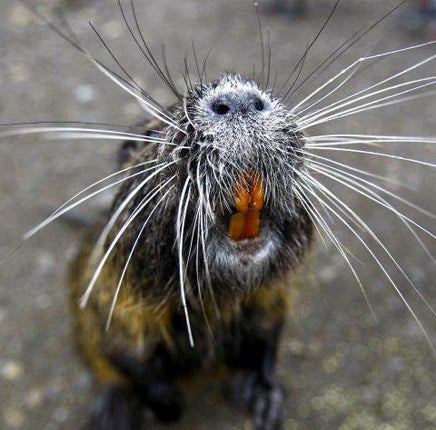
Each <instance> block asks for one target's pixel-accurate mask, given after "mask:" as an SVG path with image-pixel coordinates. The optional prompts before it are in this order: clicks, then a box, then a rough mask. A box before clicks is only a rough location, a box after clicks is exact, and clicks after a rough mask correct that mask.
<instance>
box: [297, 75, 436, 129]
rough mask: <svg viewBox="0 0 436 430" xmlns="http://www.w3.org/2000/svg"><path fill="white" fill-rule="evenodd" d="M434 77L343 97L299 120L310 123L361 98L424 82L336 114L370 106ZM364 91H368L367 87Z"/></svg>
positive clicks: (430, 82) (404, 92) (414, 89)
mask: <svg viewBox="0 0 436 430" xmlns="http://www.w3.org/2000/svg"><path fill="white" fill-rule="evenodd" d="M435 79H436V77H435V76H429V77H425V78H420V79H414V80H410V81H407V82H402V83H400V84H396V85H391V86H389V87H385V88H382V89H379V90H377V91H373V92H370V93H369V94H365V95H362V96H360V97H354V98H351V100H349V97H347V98H346V99H344V100H348V101H346V102H344V100H341V101H340V102H336V103H333V104H332V105H330V106H327V107H326V108H323V109H320V110H317V111H315V112H311V113H309V114H308V115H305V116H302V117H301V116H300V117H299V122H300V123H302V124H311V123H313V122H315V120H317V119H318V118H323V117H325V116H326V115H327V114H329V113H331V112H337V111H340V109H342V108H344V107H346V106H350V105H353V104H356V103H358V102H360V101H362V100H366V99H370V98H372V97H374V96H377V95H379V94H383V93H387V92H389V91H393V90H397V89H398V88H403V87H408V86H411V85H414V84H419V83H421V82H426V84H422V85H418V86H416V87H414V88H411V89H408V90H405V91H400V92H397V93H395V94H391V95H389V96H387V97H382V98H379V99H377V100H373V101H371V102H369V103H365V104H362V105H359V106H355V107H354V108H352V109H350V110H345V111H342V112H339V113H338V114H337V115H340V114H341V113H346V112H349V111H352V110H353V109H355V110H357V109H361V108H363V107H366V106H371V105H372V104H376V103H378V102H381V101H384V100H389V99H392V98H394V97H398V96H399V95H403V94H408V93H410V92H413V91H416V90H418V89H421V88H425V87H427V86H430V85H433V84H434V83H435ZM366 91H368V89H367V90H366ZM332 116H333V117H334V115H332ZM327 118H329V117H327Z"/></svg>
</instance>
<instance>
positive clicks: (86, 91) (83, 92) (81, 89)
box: [74, 84, 96, 104]
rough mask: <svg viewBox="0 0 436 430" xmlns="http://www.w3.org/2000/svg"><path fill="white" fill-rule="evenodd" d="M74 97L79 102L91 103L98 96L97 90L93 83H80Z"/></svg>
mask: <svg viewBox="0 0 436 430" xmlns="http://www.w3.org/2000/svg"><path fill="white" fill-rule="evenodd" d="M74 97H75V99H76V100H77V101H78V102H79V103H83V104H86V103H91V102H92V101H94V100H95V98H96V91H95V88H94V87H93V86H92V85H86V84H83V85H79V86H77V87H76V89H75V91H74Z"/></svg>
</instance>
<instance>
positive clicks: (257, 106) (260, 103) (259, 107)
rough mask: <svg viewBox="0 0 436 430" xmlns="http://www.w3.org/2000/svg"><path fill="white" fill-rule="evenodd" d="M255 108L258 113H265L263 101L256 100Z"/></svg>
mask: <svg viewBox="0 0 436 430" xmlns="http://www.w3.org/2000/svg"><path fill="white" fill-rule="evenodd" d="M254 108H255V109H256V110H257V111H259V112H261V111H263V110H264V109H265V105H264V103H263V101H262V100H261V99H259V98H258V99H256V101H255V102H254Z"/></svg>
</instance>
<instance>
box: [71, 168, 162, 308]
mask: <svg viewBox="0 0 436 430" xmlns="http://www.w3.org/2000/svg"><path fill="white" fill-rule="evenodd" d="M165 167H166V166H165ZM154 174H156V172H154V173H153V174H152V175H154ZM152 175H150V176H148V177H147V180H150V179H151V176H152ZM140 185H142V187H143V186H144V185H145V183H144V181H143V182H142V183H141V184H140ZM142 187H141V188H142ZM138 191H139V189H138ZM159 192H160V188H158V189H157V190H156V191H153V192H151V193H149V194H147V196H146V197H144V199H143V200H142V202H141V203H140V204H139V206H138V207H137V208H136V209H135V211H134V212H133V213H132V214H131V215H130V216H129V218H128V219H127V221H126V222H125V223H124V224H123V225H122V227H121V228H120V230H119V231H118V233H117V234H116V236H115V238H114V239H113V241H112V242H111V244H110V245H109V247H108V249H107V250H106V252H105V254H104V256H103V257H102V258H101V260H100V262H99V264H98V266H97V268H96V270H95V271H94V274H93V276H92V278H91V281H90V282H89V284H88V287H87V288H86V290H85V292H84V294H83V295H82V297H81V298H80V307H81V308H82V309H83V308H84V307H85V306H86V304H87V303H88V300H89V296H90V295H91V293H92V290H93V288H94V285H95V283H96V282H97V279H98V277H99V276H100V273H101V271H102V270H103V267H104V265H105V264H106V262H107V260H108V258H109V256H110V255H111V253H112V251H113V249H114V248H115V246H116V244H117V243H118V241H119V240H120V238H121V236H122V235H123V234H124V232H125V231H126V230H127V228H128V227H129V226H130V225H131V224H132V222H133V221H134V220H135V219H136V217H137V216H138V215H139V214H141V213H142V211H143V210H144V209H145V207H146V206H147V205H148V204H149V203H150V201H151V200H153V198H154V197H155V196H156V195H157V194H158V193H159ZM150 194H151V195H150ZM91 259H92V256H91Z"/></svg>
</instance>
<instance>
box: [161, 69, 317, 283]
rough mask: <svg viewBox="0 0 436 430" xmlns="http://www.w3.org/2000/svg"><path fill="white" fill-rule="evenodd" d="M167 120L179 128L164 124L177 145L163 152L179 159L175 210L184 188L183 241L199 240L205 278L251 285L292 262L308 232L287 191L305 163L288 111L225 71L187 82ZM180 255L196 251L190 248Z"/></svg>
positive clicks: (301, 140)
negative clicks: (173, 120) (216, 76)
mask: <svg viewBox="0 0 436 430" xmlns="http://www.w3.org/2000/svg"><path fill="white" fill-rule="evenodd" d="M174 117H175V118H176V119H177V125H178V127H179V128H180V129H181V130H183V132H182V131H175V130H174V129H173V128H170V131H169V134H170V135H169V136H168V139H169V140H170V141H172V142H174V143H176V144H177V145H178V146H179V147H183V148H184V149H181V150H171V152H170V154H171V157H173V158H175V159H176V160H178V161H179V162H178V163H177V166H178V167H177V170H178V177H179V179H180V180H179V190H178V193H179V199H178V200H179V202H180V205H181V206H180V208H181V209H182V210H181V211H179V215H180V216H182V215H183V213H184V211H185V209H184V207H185V206H184V204H185V201H184V199H186V198H188V196H187V192H186V190H187V189H189V202H188V203H187V204H186V211H185V213H186V214H187V215H186V220H187V221H186V222H185V225H186V226H187V227H186V232H187V233H186V234H185V238H187V237H188V236H191V237H192V236H196V237H197V238H198V237H199V239H198V240H197V239H193V240H191V244H192V243H194V245H193V246H194V248H196V251H197V253H202V254H203V255H200V256H198V257H197V258H200V261H203V260H205V261H207V265H208V268H207V269H206V270H207V271H208V276H210V278H212V280H213V282H214V283H215V284H216V283H220V284H221V285H223V286H230V287H232V288H235V287H242V288H253V287H256V286H257V285H259V284H261V283H263V282H265V281H267V280H268V279H269V278H271V277H272V276H274V274H279V272H282V271H283V270H285V269H286V268H289V267H290V266H292V265H293V264H295V263H296V262H297V261H296V260H298V258H299V257H300V255H301V253H302V251H303V248H304V247H305V245H306V244H307V242H308V240H309V236H310V226H309V225H308V224H309V221H308V219H306V217H305V212H304V211H303V210H302V208H301V206H300V205H299V204H298V200H297V199H296V192H295V181H296V178H297V175H298V172H299V171H301V170H302V169H304V165H305V159H304V156H303V155H302V153H301V151H300V149H301V148H302V147H303V146H304V136H303V134H302V133H301V132H300V131H298V125H297V122H296V118H295V116H294V115H293V114H292V113H291V112H290V111H289V109H288V108H287V107H286V106H285V105H284V104H283V103H282V102H281V100H280V99H278V98H276V97H274V96H273V95H272V94H271V93H269V92H266V91H262V90H261V89H259V87H258V85H257V84H256V83H255V82H253V81H250V80H245V79H243V78H242V77H240V76H239V75H233V74H228V75H225V76H224V77H223V78H222V79H221V80H219V81H216V82H213V83H211V84H207V85H204V84H202V85H199V86H197V87H195V88H194V89H193V90H192V91H191V92H190V93H189V94H188V96H187V97H186V98H185V99H184V100H183V102H182V103H181V104H180V105H179V106H178V107H177V108H176V110H175V113H174ZM166 155H167V156H168V153H167V154H166ZM186 181H187V182H186ZM185 184H187V187H188V188H185V192H183V188H184V186H185ZM303 212H304V215H303ZM180 225H181V223H180ZM185 241H186V242H188V243H189V239H185ZM199 244H200V245H199ZM196 245H197V246H196ZM184 252H185V255H192V254H196V252H192V245H191V250H189V246H186V250H185V251H184ZM193 270H194V271H196V272H197V276H198V269H197V270H195V269H193Z"/></svg>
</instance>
